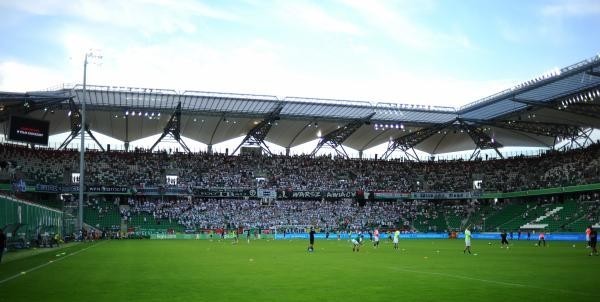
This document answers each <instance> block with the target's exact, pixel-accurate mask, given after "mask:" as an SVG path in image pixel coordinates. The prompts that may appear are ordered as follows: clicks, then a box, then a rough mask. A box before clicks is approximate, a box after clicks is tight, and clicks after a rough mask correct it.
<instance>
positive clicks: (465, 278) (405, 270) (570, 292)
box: [390, 267, 594, 297]
mask: <svg viewBox="0 0 600 302" xmlns="http://www.w3.org/2000/svg"><path fill="white" fill-rule="evenodd" d="M390 269H393V270H395V271H400V272H407V273H414V274H425V275H433V276H442V277H449V278H455V279H463V280H470V281H479V282H484V283H493V284H499V285H506V286H513V287H527V288H533V289H539V290H550V291H558V292H562V293H567V294H576V295H580V296H586V297H594V296H593V295H589V294H585V293H582V292H576V291H571V290H565V289H557V288H545V287H538V286H533V285H528V284H520V283H511V282H504V281H496V280H489V279H480V278H473V277H468V276H461V275H454V274H447V273H439V272H427V271H416V270H410V269H404V268H398V267H390Z"/></svg>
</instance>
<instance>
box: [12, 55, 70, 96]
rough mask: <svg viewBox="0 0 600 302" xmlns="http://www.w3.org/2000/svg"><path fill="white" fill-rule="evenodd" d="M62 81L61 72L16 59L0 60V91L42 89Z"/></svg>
mask: <svg viewBox="0 0 600 302" xmlns="http://www.w3.org/2000/svg"><path fill="white" fill-rule="evenodd" d="M64 82H65V81H64V76H63V75H62V74H60V73H57V72H55V71H53V70H50V69H48V68H44V67H40V66H33V65H28V64H24V63H22V62H18V61H0V91H12V92H25V91H34V90H42V89H47V88H50V87H52V86H56V85H57V84H60V83H64Z"/></svg>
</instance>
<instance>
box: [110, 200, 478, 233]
mask: <svg viewBox="0 0 600 302" xmlns="http://www.w3.org/2000/svg"><path fill="white" fill-rule="evenodd" d="M478 209H479V204H478V203H474V202H467V203H465V202H461V201H444V202H430V201H419V200H411V201H408V200H407V201H403V202H389V201H388V202H376V201H369V202H366V203H365V204H359V203H358V202H357V201H355V200H353V199H341V200H251V199H204V198H199V199H192V198H180V199H174V200H162V199H153V200H152V199H150V198H147V197H131V198H129V199H128V201H127V204H126V205H124V206H121V208H120V212H121V217H122V219H124V220H126V221H127V220H129V221H131V217H133V216H135V215H139V214H143V215H145V216H148V217H152V218H153V219H154V220H156V221H161V220H163V221H164V220H169V222H175V223H177V224H179V225H182V226H183V227H185V228H186V229H191V230H210V229H218V228H225V229H233V228H260V229H277V230H291V229H296V228H304V227H310V226H313V227H316V228H319V229H324V230H364V229H371V228H375V227H378V228H382V229H400V230H402V231H407V232H413V231H442V232H444V231H446V229H447V225H445V222H444V225H442V224H440V225H438V226H435V227H432V228H429V226H431V225H434V224H433V223H432V221H433V220H436V219H438V217H444V216H451V215H455V216H457V215H461V217H464V218H465V221H464V222H466V219H467V218H468V217H470V215H471V214H472V213H474V212H476V211H478ZM462 215H464V216H462ZM463 224H464V223H463Z"/></svg>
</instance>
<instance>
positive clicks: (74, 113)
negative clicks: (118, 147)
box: [58, 98, 105, 151]
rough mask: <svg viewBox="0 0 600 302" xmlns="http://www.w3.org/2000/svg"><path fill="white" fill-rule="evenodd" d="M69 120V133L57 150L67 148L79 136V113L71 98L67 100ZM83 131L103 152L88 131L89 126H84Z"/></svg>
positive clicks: (102, 148) (100, 145) (101, 147)
mask: <svg viewBox="0 0 600 302" xmlns="http://www.w3.org/2000/svg"><path fill="white" fill-rule="evenodd" d="M69 118H70V122H71V123H70V126H71V133H69V136H67V138H66V139H65V140H64V141H63V142H62V144H60V147H58V149H66V148H67V146H68V145H69V144H70V143H71V142H72V141H73V140H74V139H75V138H77V137H78V136H79V135H80V134H81V111H79V108H78V107H77V105H76V104H75V102H74V101H73V99H72V98H71V99H69ZM84 130H85V132H86V133H87V134H88V135H89V136H90V137H91V138H92V140H93V141H94V142H95V143H96V145H98V147H100V149H101V150H102V151H105V150H104V147H103V146H102V144H100V142H99V141H98V140H97V139H96V137H95V136H94V134H92V131H90V126H89V124H85V127H84Z"/></svg>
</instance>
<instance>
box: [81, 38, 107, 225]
mask: <svg viewBox="0 0 600 302" xmlns="http://www.w3.org/2000/svg"><path fill="white" fill-rule="evenodd" d="M100 59H102V56H101V55H100V54H99V51H98V50H94V49H90V50H88V51H87V52H86V53H85V59H84V60H83V93H82V96H81V125H80V126H81V129H84V127H85V96H86V94H85V93H86V92H85V88H86V86H85V85H86V79H87V65H88V63H89V62H90V60H91V61H98V60H100ZM80 134H81V145H80V146H79V213H78V215H77V228H78V230H81V229H83V194H84V192H85V184H84V174H85V167H84V165H85V159H84V158H85V131H80Z"/></svg>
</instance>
